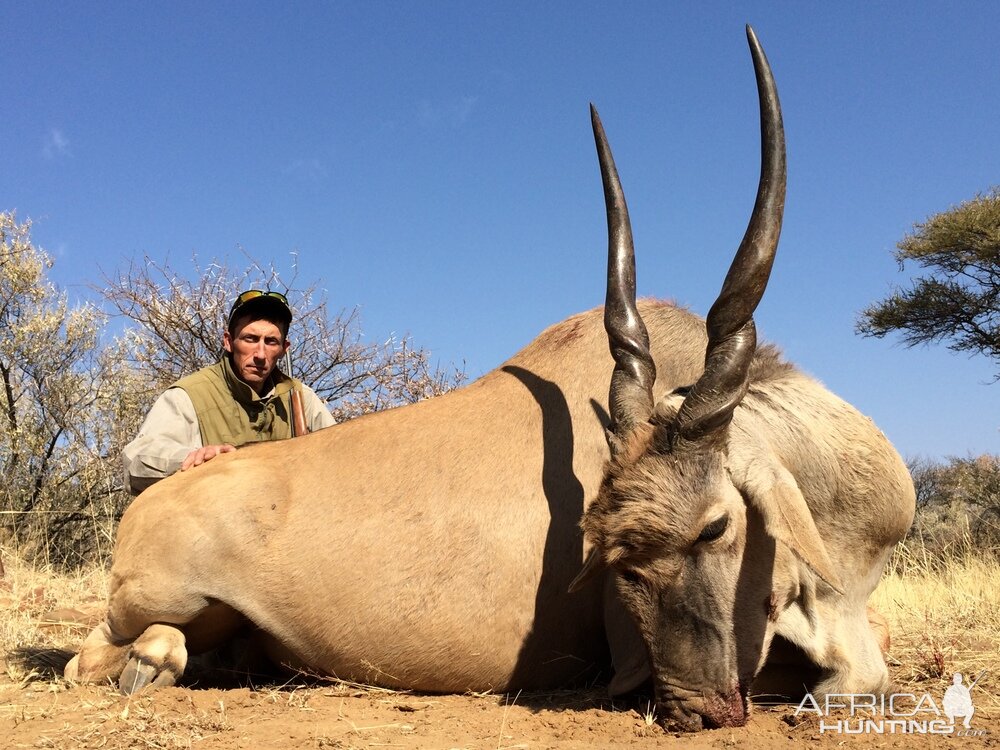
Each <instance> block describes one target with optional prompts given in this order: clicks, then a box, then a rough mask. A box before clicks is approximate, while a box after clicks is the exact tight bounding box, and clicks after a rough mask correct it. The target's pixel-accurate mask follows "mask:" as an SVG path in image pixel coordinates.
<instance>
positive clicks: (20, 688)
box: [0, 664, 1000, 750]
mask: <svg viewBox="0 0 1000 750" xmlns="http://www.w3.org/2000/svg"><path fill="white" fill-rule="evenodd" d="M0 666H2V664H0ZM937 698H938V696H935V699H937ZM794 708H795V707H794V706H789V705H784V706H754V708H753V711H752V714H751V717H750V721H749V722H748V724H747V725H746V726H745V727H740V728H737V729H719V730H711V731H705V732H701V733H698V734H694V735H681V734H673V733H668V732H665V731H664V730H663V729H662V728H661V727H660V726H659V725H658V724H657V723H656V722H655V720H654V717H653V716H652V715H650V714H649V713H648V708H647V707H646V706H645V705H643V701H642V699H638V698H637V699H632V700H630V701H611V700H609V699H608V698H606V697H605V696H604V694H603V692H601V691H599V690H593V691H579V692H567V693H559V694H546V695H527V694H520V695H516V696H513V695H495V694H487V695H445V696H439V695H416V694H407V693H399V692H391V691H383V690H379V689H374V688H363V687H360V686H352V685H345V684H343V683H328V684H318V685H311V686H302V685H297V686H296V685H284V686H270V687H262V688H256V689H248V688H238V689H217V688H203V687H199V686H194V687H189V688H180V687H178V688H168V689H163V690H159V691H153V692H145V693H142V694H139V695H136V696H132V697H130V698H129V697H125V696H122V695H119V694H118V693H117V691H116V690H114V689H112V688H111V687H110V686H109V687H95V686H71V685H67V684H66V683H65V682H63V681H61V680H53V679H43V680H35V681H31V682H27V681H21V682H16V681H13V680H12V679H10V671H9V670H0V748H3V750H8V749H9V748H10V749H12V748H58V749H60V750H90V749H95V750H96V749H98V748H99V749H102V750H103V749H107V750H116V749H119V748H121V749H124V748H129V749H130V750H131V749H132V748H153V749H159V748H164V749H173V748H199V749H202V750H223V749H225V750H230V749H234V748H240V749H246V750H255V749H257V748H268V749H271V748H273V749H274V750H279V749H280V748H491V749H493V750H503V749H507V750H510V749H512V748H585V747H586V748H589V747H621V746H628V747H634V748H658V747H666V746H670V747H678V748H685V749H687V748H730V747H732V748H773V747H796V746H805V747H816V748H828V747H830V748H832V747H841V746H850V747H857V748H875V747H879V748H905V747H913V746H924V747H937V746H940V745H941V743H950V747H1000V716H998V715H997V713H996V712H995V711H994V713H993V714H992V715H991V714H990V712H989V709H987V710H986V711H979V712H977V714H976V715H975V719H974V721H973V722H972V729H973V730H974V731H975V732H976V734H975V735H974V736H961V737H959V736H949V737H941V736H914V735H900V734H895V735H893V734H883V735H878V734H863V735H844V734H837V733H835V732H831V731H826V732H822V733H821V732H820V719H819V718H818V717H816V716H812V715H810V716H807V715H805V714H802V715H800V716H795V711H794ZM841 718H847V715H846V714H844V715H843V716H842V717H841ZM835 720H836V717H834V718H833V719H830V720H828V721H835Z"/></svg>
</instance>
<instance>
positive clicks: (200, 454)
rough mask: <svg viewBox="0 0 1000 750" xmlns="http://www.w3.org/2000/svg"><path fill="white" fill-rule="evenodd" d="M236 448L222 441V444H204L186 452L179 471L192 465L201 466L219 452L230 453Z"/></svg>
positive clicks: (185, 469)
mask: <svg viewBox="0 0 1000 750" xmlns="http://www.w3.org/2000/svg"><path fill="white" fill-rule="evenodd" d="M234 450H236V446H235V445H230V444H229V443H223V444H222V445H206V446H203V447H201V448H198V449H196V450H193V451H191V452H190V453H188V454H187V458H185V459H184V463H182V464H181V471H187V470H188V469H190V468H191V467H192V466H201V465H202V464H203V463H205V462H206V461H210V460H211V459H213V458H215V457H216V456H218V455H219V454H220V453H232V452H233V451H234Z"/></svg>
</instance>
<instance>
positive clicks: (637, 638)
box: [604, 576, 653, 697]
mask: <svg viewBox="0 0 1000 750" xmlns="http://www.w3.org/2000/svg"><path fill="white" fill-rule="evenodd" d="M604 632H605V633H606V634H607V636H608V649H609V650H610V651H611V663H612V665H613V666H614V668H615V672H614V676H613V677H612V678H611V682H609V683H608V695H610V696H611V697H614V696H616V695H623V694H624V693H630V692H632V691H633V690H635V689H636V688H638V687H639V686H640V685H642V683H644V682H645V681H646V680H648V679H649V677H650V675H652V673H653V670H652V669H651V668H650V665H649V651H648V650H647V649H646V644H645V642H644V641H643V640H642V634H641V633H640V632H639V628H638V627H636V624H635V621H634V620H633V619H632V617H631V616H630V615H629V613H628V612H626V611H625V605H624V604H622V601H621V599H620V598H619V597H618V592H617V591H616V590H615V577H614V576H607V577H606V578H605V579H604Z"/></svg>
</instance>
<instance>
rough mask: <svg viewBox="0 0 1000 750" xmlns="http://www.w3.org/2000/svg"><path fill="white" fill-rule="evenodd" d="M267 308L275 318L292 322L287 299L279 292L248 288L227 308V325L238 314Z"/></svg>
mask: <svg viewBox="0 0 1000 750" xmlns="http://www.w3.org/2000/svg"><path fill="white" fill-rule="evenodd" d="M263 310H268V311H269V312H270V313H271V314H272V315H274V316H275V317H276V318H277V320H279V321H282V322H284V323H285V325H286V326H287V325H289V324H291V322H292V310H291V308H289V307H288V299H287V298H286V297H285V295H284V294H282V293H281V292H267V291H262V290H260V289H248V290H247V291H245V292H243V293H242V294H240V295H239V296H238V297H237V298H236V301H235V302H233V306H232V308H231V309H230V310H229V319H228V321H227V322H226V325H227V326H232V324H233V321H234V320H236V318H237V317H238V316H241V315H246V314H247V313H252V312H255V311H263Z"/></svg>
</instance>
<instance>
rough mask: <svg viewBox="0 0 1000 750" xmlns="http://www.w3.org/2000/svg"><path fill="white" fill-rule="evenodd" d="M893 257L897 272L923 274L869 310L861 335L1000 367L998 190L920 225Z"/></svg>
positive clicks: (864, 315) (859, 326)
mask: <svg viewBox="0 0 1000 750" xmlns="http://www.w3.org/2000/svg"><path fill="white" fill-rule="evenodd" d="M895 257H896V260H897V261H898V262H899V266H900V270H902V269H903V268H904V267H905V265H906V264H907V263H909V262H912V263H916V264H917V266H918V267H919V268H921V269H923V270H924V271H925V273H924V274H922V275H919V276H917V277H916V278H914V279H913V282H912V286H911V287H909V288H906V289H904V288H896V289H894V290H893V291H892V293H891V294H890V295H889V296H888V297H886V298H885V299H884V300H882V301H880V302H876V303H875V304H873V305H871V306H870V307H868V308H867V309H865V310H864V311H863V312H862V313H861V315H860V317H859V320H858V324H857V330H858V332H859V333H861V334H863V335H866V336H875V337H879V338H881V337H883V336H886V335H887V334H889V333H893V332H897V333H900V334H901V335H902V337H903V342H904V343H905V344H906V345H907V346H915V345H917V344H925V343H932V342H937V341H946V342H948V344H947V346H948V348H949V349H952V350H953V351H958V352H972V353H974V354H983V355H985V356H987V357H989V358H991V359H993V360H994V361H995V362H996V363H997V364H998V365H1000V188H994V189H993V190H992V191H991V192H989V193H988V194H986V195H977V196H976V197H975V198H973V199H972V200H969V201H966V202H965V203H962V204H960V205H958V206H956V207H954V208H951V209H949V210H947V211H943V212H941V213H939V214H935V215H934V216H931V217H930V218H929V219H927V220H926V221H924V222H923V223H919V224H916V225H915V226H914V229H913V231H912V232H911V233H910V234H908V235H906V236H905V237H904V238H903V239H902V240H900V242H899V243H898V244H897V246H896V252H895ZM997 379H1000V372H998V373H997Z"/></svg>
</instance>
